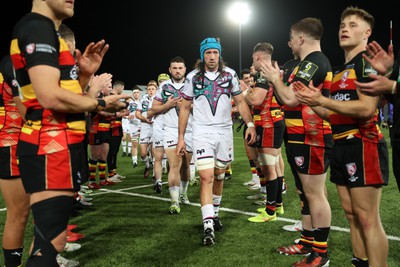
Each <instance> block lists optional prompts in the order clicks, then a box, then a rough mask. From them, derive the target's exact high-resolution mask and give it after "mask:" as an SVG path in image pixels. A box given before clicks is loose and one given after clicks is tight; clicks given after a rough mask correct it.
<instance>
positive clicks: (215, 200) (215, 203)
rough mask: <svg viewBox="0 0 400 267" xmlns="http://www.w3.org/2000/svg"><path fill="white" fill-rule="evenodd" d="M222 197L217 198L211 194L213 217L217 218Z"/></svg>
mask: <svg viewBox="0 0 400 267" xmlns="http://www.w3.org/2000/svg"><path fill="white" fill-rule="evenodd" d="M221 199H222V196H217V195H214V194H213V206H214V216H215V217H218V214H219V206H220V205H221Z"/></svg>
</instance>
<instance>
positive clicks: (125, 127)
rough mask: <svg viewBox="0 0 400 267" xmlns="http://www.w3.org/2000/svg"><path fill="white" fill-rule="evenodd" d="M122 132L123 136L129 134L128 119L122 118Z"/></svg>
mask: <svg viewBox="0 0 400 267" xmlns="http://www.w3.org/2000/svg"><path fill="white" fill-rule="evenodd" d="M122 132H123V133H124V134H125V133H126V134H130V123H129V119H127V118H125V117H123V118H122Z"/></svg>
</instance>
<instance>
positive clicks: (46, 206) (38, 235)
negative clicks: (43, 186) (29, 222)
mask: <svg viewBox="0 0 400 267" xmlns="http://www.w3.org/2000/svg"><path fill="white" fill-rule="evenodd" d="M72 203H73V197H70V196H57V197H53V198H49V199H46V200H43V201H40V202H38V203H35V204H33V205H32V214H33V219H34V223H35V228H34V236H35V239H34V244H33V250H32V254H31V256H30V257H29V260H28V262H29V263H30V265H29V266H53V265H54V264H57V261H55V259H56V256H57V254H58V253H59V252H58V251H57V250H56V249H55V248H54V246H53V244H52V243H51V241H52V240H53V239H54V238H56V237H57V236H58V235H59V234H60V233H62V232H63V231H65V229H67V225H68V219H69V216H70V212H71V208H72ZM38 253H40V254H41V256H38ZM36 263H37V265H35V264H36ZM39 264H42V265H39ZM43 264H44V265H43ZM27 266H28V265H27ZM54 266H58V265H54Z"/></svg>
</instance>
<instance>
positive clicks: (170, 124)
mask: <svg viewBox="0 0 400 267" xmlns="http://www.w3.org/2000/svg"><path fill="white" fill-rule="evenodd" d="M184 85H185V84H184V83H175V82H173V81H172V80H171V79H170V80H167V81H164V82H163V83H162V84H160V90H159V91H158V92H157V94H156V96H155V97H154V99H155V100H157V101H159V102H161V103H162V104H165V103H166V102H167V101H168V98H170V97H171V96H173V97H174V98H178V97H182V95H183V93H182V90H183V87H184ZM192 119H193V116H192V114H190V115H189V120H188V124H187V127H186V132H191V131H192ZM178 120H179V107H177V106H176V107H174V108H171V109H169V110H168V111H167V112H165V113H164V127H166V128H173V129H178Z"/></svg>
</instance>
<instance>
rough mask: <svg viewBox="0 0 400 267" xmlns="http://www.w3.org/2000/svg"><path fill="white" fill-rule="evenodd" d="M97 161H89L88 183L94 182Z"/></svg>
mask: <svg viewBox="0 0 400 267" xmlns="http://www.w3.org/2000/svg"><path fill="white" fill-rule="evenodd" d="M96 170H97V160H93V159H89V172H90V174H89V182H96Z"/></svg>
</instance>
